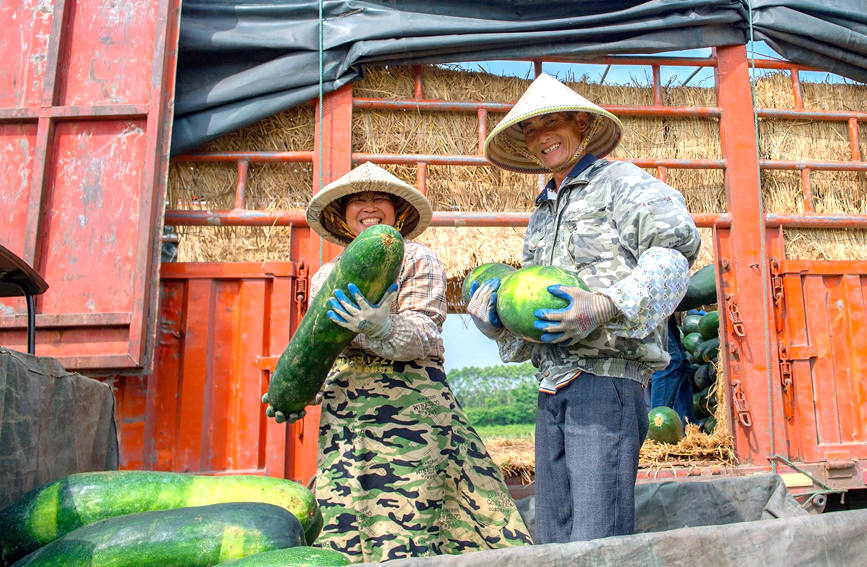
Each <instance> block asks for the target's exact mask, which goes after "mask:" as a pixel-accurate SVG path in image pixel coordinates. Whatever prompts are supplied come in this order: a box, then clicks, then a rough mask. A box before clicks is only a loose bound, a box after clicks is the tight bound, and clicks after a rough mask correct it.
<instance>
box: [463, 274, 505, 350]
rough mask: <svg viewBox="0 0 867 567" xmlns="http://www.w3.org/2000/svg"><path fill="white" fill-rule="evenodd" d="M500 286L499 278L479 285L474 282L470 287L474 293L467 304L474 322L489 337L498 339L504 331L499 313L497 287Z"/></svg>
mask: <svg viewBox="0 0 867 567" xmlns="http://www.w3.org/2000/svg"><path fill="white" fill-rule="evenodd" d="M499 287H500V280H499V279H498V278H491V279H489V280H487V281H486V282H485V283H483V284H482V285H481V286H479V282H477V281H475V282H473V284H472V286H471V287H470V293H471V295H472V297H471V299H470V303H469V304H468V305H467V314H468V315H469V316H470V317H472V319H473V323H475V324H476V327H477V328H478V329H479V330H480V331H481V332H482V334H483V335H485V336H486V337H488V338H489V339H496V338H497V337H499V336H500V335H501V334H502V333H503V324H502V323H500V316H499V315H498V314H497V289H498V288H499Z"/></svg>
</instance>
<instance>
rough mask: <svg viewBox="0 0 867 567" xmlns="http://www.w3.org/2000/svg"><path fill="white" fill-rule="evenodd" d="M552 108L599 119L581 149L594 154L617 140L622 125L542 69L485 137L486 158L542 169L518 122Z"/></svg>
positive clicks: (519, 167) (598, 154) (524, 170)
mask: <svg viewBox="0 0 867 567" xmlns="http://www.w3.org/2000/svg"><path fill="white" fill-rule="evenodd" d="M552 112H587V113H589V114H591V115H593V116H594V117H595V118H596V120H598V121H600V122H599V124H598V125H597V126H596V129H595V133H594V134H593V135H592V138H591V139H590V141H589V142H588V143H587V147H586V148H585V151H586V152H587V153H591V154H593V155H595V156H596V157H603V156H606V155H608V154H609V153H611V151H612V150H614V148H616V147H617V144H618V143H620V136H621V134H622V132H623V125H622V124H621V123H620V120H619V119H618V118H617V117H616V116H614V115H613V114H611V113H610V112H608V111H607V110H605V109H604V108H601V107H599V106H597V105H595V104H593V103H592V102H590V101H589V100H587V99H586V98H584V97H583V96H581V95H580V94H578V93H577V92H575V91H574V90H572V89H571V88H569V87H567V86H566V85H564V84H563V83H561V82H560V81H558V80H557V79H555V78H554V77H552V76H550V75H547V74H545V73H542V74H541V75H539V76H538V77H537V78H536V80H535V81H533V82H532V83H531V84H530V86H529V87H527V90H526V91H525V92H524V94H523V95H521V98H520V99H518V102H516V103H515V106H513V107H512V109H511V110H510V111H509V113H508V114H506V116H505V118H503V120H501V121H500V123H499V124H497V126H496V127H495V128H494V129H493V131H491V133H490V134H489V135H488V137H487V139H486V140H485V157H486V158H488V161H490V162H491V163H493V164H494V165H497V166H499V167H502V168H503V169H508V170H510V171H517V172H519V173H546V172H547V171H548V169H547V168H545V167H543V166H542V165H541V164H540V163H539V161H538V160H536V159H535V158H534V157H533V155H532V154H531V153H530V151H529V150H528V149H527V141H526V139H525V138H524V134H523V132H521V127H520V126H519V124H520V123H521V122H522V121H523V120H527V119H528V118H532V117H534V116H540V115H542V114H550V113H552Z"/></svg>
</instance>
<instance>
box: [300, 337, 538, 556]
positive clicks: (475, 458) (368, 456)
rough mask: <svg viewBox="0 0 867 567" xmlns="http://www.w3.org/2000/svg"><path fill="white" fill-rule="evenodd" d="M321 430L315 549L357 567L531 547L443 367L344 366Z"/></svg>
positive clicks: (328, 397)
mask: <svg viewBox="0 0 867 567" xmlns="http://www.w3.org/2000/svg"><path fill="white" fill-rule="evenodd" d="M320 423H321V425H320V437H319V458H318V461H319V462H318V473H317V475H318V476H317V479H316V497H317V500H318V501H319V504H320V506H321V507H322V514H323V516H324V519H325V525H324V527H323V530H322V534H321V535H320V536H319V538H318V539H317V540H316V544H317V545H320V546H323V547H331V548H333V549H335V550H337V551H340V552H342V553H344V554H346V555H348V556H349V557H350V558H352V560H353V561H359V562H360V561H385V560H388V559H395V558H400V557H418V556H426V555H440V554H457V553H464V552H468V551H478V550H483V549H492V548H500V547H508V546H515V545H525V544H530V543H531V540H530V536H529V535H528V533H529V532H528V530H527V528H526V526H525V525H524V522H523V520H522V519H521V516H520V515H519V513H518V510H517V508H516V507H515V503H514V502H513V501H512V499H511V497H510V495H509V492H508V490H507V488H506V485H505V483H504V482H503V478H502V473H501V472H500V470H499V468H497V466H496V465H494V463H493V461H491V458H490V456H489V455H488V452H487V449H485V446H484V445H483V444H482V442H481V440H480V439H479V437H478V434H477V433H476V432H475V430H474V429H473V428H472V427H471V426H470V425H469V424H468V423H467V418H466V415H465V414H464V412H463V410H462V409H461V408H460V407H459V406H458V403H457V401H456V400H455V398H454V395H453V394H452V391H451V389H450V388H449V387H448V385H447V383H446V377H445V373H444V372H443V369H442V367H441V366H439V365H429V366H422V365H420V364H418V363H417V362H400V361H391V360H385V359H382V358H379V357H377V356H372V355H366V354H361V353H359V354H354V355H352V356H351V357H348V358H347V357H340V358H338V359H337V362H335V364H334V368H333V369H332V371H331V374H330V375H329V377H328V380H327V382H326V385H325V389H324V396H323V402H322V418H321V422H320Z"/></svg>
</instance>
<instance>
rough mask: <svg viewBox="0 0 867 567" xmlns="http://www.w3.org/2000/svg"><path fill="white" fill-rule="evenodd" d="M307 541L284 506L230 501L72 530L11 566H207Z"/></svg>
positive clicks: (153, 513)
mask: <svg viewBox="0 0 867 567" xmlns="http://www.w3.org/2000/svg"><path fill="white" fill-rule="evenodd" d="M297 545H306V542H305V541H304V532H303V530H302V529H301V523H300V522H299V521H298V518H296V517H295V516H294V515H293V514H291V513H290V512H289V511H288V510H286V509H285V508H281V507H280V506H275V505H274V504H266V503H264V502H230V503H226V504H211V505H209V506H194V507H190V508H175V509H173V510H157V511H154V512H139V513H137V514H129V515H126V516H117V517H115V518H108V519H106V520H100V521H99V522H96V523H93V524H90V525H87V526H82V527H80V528H78V529H75V530H72V531H71V532H69V533H68V534H66V535H64V536H63V537H61V538H59V539H56V540H54V541H52V542H51V543H49V544H47V545H44V546H42V547H40V548H39V549H37V550H36V551H34V552H33V553H31V554H30V555H28V556H26V557H24V558H23V559H21V560H20V561H18V562H17V563H15V564H14V565H13V567H207V566H209V565H215V564H217V563H220V562H224V561H231V560H233V559H240V558H242V557H247V556H249V555H255V554H257V553H262V552H265V551H271V550H274V549H282V548H285V547H294V546H297Z"/></svg>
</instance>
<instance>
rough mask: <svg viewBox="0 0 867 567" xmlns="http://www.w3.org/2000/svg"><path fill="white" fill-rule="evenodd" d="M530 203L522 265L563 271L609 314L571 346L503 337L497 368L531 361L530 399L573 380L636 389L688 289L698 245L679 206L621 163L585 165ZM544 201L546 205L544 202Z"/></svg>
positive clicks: (662, 351) (660, 351) (676, 197)
mask: <svg viewBox="0 0 867 567" xmlns="http://www.w3.org/2000/svg"><path fill="white" fill-rule="evenodd" d="M551 189H553V181H552V182H550V183H549V185H548V186H547V187H546V188H545V189H544V190H543V191H542V192H541V193H540V195H539V197H538V198H537V199H536V205H537V208H536V210H535V211H534V212H533V214H532V216H531V217H530V223H529V226H528V228H527V234H526V237H525V239H524V251H523V257H522V264H523V265H524V266H532V265H538V264H545V265H553V266H557V267H560V268H563V269H565V270H568V271H570V272H572V273H574V274H575V275H577V276H578V277H580V278H581V279H582V280H584V282H585V283H586V284H587V285H588V287H590V289H591V290H593V291H595V292H598V293H602V294H604V295H606V296H608V297H609V298H611V300H612V301H613V302H614V305H615V306H616V307H617V309H618V311H619V313H618V315H617V316H615V317H614V319H612V320H611V321H609V322H608V323H606V324H604V325H602V326H600V327H599V328H598V329H596V330H595V331H593V332H591V333H590V335H588V336H587V337H586V338H585V339H583V340H581V341H579V342H577V343H575V344H572V345H562V344H561V345H555V344H536V343H529V342H526V341H523V340H521V339H520V338H518V337H516V336H514V335H512V334H511V333H508V332H507V333H504V334H503V335H502V336H501V338H500V339H498V341H497V342H498V344H499V347H500V356H501V357H502V359H503V360H504V361H506V362H519V361H522V360H527V359H528V358H529V359H531V360H532V361H533V363H534V365H535V366H536V367H537V368H538V369H539V374H538V379H539V383H540V384H539V387H540V390H542V391H545V392H555V391H556V390H557V389H558V388H560V387H562V386H564V385H565V384H567V383H569V382H570V381H571V380H574V379H575V377H576V374H577V373H578V372H579V371H587V372H592V373H594V374H599V375H604V376H615V377H621V378H628V379H632V380H636V381H638V382H640V383H641V384H643V385H646V384H647V382H648V381H649V379H650V375H651V374H652V373H653V371H655V370H658V369H661V368H665V366H666V365H667V364H668V361H669V356H668V352H667V351H666V348H665V339H666V328H665V320H666V318H667V317H668V316H669V315H670V314H671V313H672V312H673V311H674V309H675V307H676V306H677V304H678V302H679V301H680V299H681V298H682V297H683V294H684V293H685V292H686V287H687V285H688V284H689V265H690V264H692V262H693V261H694V260H695V257H696V256H697V254H698V249H699V246H700V245H701V239H700V237H699V234H698V230H697V229H696V227H695V224H694V223H693V221H692V218H691V216H690V214H689V211H688V210H687V209H686V204H685V201H684V199H683V196H682V195H681V194H680V193H679V192H678V191H677V190H675V189H674V188H672V187H670V186H669V185H667V184H665V183H664V182H662V181H660V180H659V179H657V178H655V177H653V176H651V175H650V174H648V173H647V172H645V171H644V170H642V169H641V168H639V167H637V166H635V165H633V164H630V163H628V162H610V161H607V160H604V159H595V158H594V157H593V156H585V157H584V158H582V159H581V160H580V161H579V162H578V164H576V165H575V167H574V168H573V169H572V170H571V171H570V173H569V175H568V176H567V177H566V178H565V179H564V180H563V182H562V183H561V185H560V187H559V190H558V191H557V192H556V193H553V191H550V190H551ZM550 196H553V198H549V197H550Z"/></svg>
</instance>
